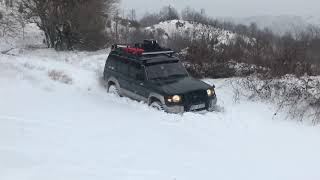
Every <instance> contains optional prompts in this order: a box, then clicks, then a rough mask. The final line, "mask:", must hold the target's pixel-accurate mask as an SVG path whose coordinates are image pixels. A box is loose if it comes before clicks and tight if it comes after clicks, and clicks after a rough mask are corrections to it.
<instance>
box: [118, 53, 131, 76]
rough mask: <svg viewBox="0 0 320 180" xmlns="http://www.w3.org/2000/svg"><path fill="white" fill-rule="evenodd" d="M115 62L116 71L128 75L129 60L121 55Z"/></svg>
mask: <svg viewBox="0 0 320 180" xmlns="http://www.w3.org/2000/svg"><path fill="white" fill-rule="evenodd" d="M117 63H118V66H117V68H118V71H119V72H120V73H121V74H123V75H125V76H128V70H129V67H128V66H129V61H128V60H127V59H125V58H122V57H121V58H119V59H117Z"/></svg>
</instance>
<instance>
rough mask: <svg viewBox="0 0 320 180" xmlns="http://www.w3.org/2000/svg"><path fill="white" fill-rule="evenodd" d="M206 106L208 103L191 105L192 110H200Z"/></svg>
mask: <svg viewBox="0 0 320 180" xmlns="http://www.w3.org/2000/svg"><path fill="white" fill-rule="evenodd" d="M205 107H206V104H198V105H193V106H191V108H190V110H191V111H194V110H198V109H203V108H205Z"/></svg>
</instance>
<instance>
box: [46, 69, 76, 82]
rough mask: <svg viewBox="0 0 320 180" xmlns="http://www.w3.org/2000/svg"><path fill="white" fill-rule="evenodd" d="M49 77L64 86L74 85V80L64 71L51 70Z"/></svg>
mask: <svg viewBox="0 0 320 180" xmlns="http://www.w3.org/2000/svg"><path fill="white" fill-rule="evenodd" d="M48 76H49V77H50V78H51V79H52V80H54V81H58V82H61V83H64V84H72V83H73V80H72V78H71V77H70V76H69V75H67V74H66V73H65V72H63V71H57V70H51V71H49V72H48Z"/></svg>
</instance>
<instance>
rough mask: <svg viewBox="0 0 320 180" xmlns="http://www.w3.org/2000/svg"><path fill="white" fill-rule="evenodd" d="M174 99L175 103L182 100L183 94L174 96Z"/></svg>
mask: <svg viewBox="0 0 320 180" xmlns="http://www.w3.org/2000/svg"><path fill="white" fill-rule="evenodd" d="M172 101H173V102H174V103H178V102H180V101H181V96H178V95H175V96H172Z"/></svg>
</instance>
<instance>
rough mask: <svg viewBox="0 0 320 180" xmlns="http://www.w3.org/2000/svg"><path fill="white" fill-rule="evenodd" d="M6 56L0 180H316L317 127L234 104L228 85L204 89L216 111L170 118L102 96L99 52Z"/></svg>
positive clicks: (1, 67) (1, 64) (0, 85)
mask: <svg viewBox="0 0 320 180" xmlns="http://www.w3.org/2000/svg"><path fill="white" fill-rule="evenodd" d="M9 54H11V55H3V54H2V55H1V54H0V179H1V180H82V179H83V180H88V179H90V180H95V179H97V180H98V179H99V180H101V179H112V180H117V179H118V180H123V179H128V180H129V179H130V180H135V179H136V180H143V179H146V180H150V179H152V180H158V179H159V180H164V179H166V180H198V179H201V180H205V179H208V180H212V179H217V180H257V179H259V180H301V179H308V180H318V179H320V173H319V171H318V163H319V162H320V155H319V152H320V141H319V138H320V131H319V127H311V126H307V125H302V124H298V123H295V122H294V121H285V120H284V119H285V117H286V115H285V114H279V115H278V116H275V117H274V116H273V114H274V112H275V109H276V108H275V107H274V106H273V105H270V104H264V103H261V102H249V101H241V102H239V103H234V102H233V90H232V88H231V85H230V81H233V79H222V80H207V81H209V82H214V83H215V84H216V86H217V94H218V97H219V105H220V106H222V107H224V111H223V112H215V113H207V114H193V113H186V114H184V115H173V114H166V113H162V112H157V111H155V110H153V109H150V108H148V107H147V105H145V104H142V103H138V102H135V101H131V100H129V99H126V98H117V97H114V96H112V95H110V94H108V93H106V90H105V89H104V88H103V86H102V85H101V82H100V78H101V73H102V69H103V66H104V62H105V59H106V57H107V52H105V51H100V52H93V53H87V52H69V53H66V52H61V53H58V52H55V51H53V50H50V49H49V50H48V49H42V50H41V49H39V50H21V49H20V50H12V51H11V52H10V53H9ZM52 72H56V73H54V74H57V76H54V77H55V78H53V76H51V77H49V74H52ZM59 75H61V76H59ZM54 79H55V80H54ZM65 79H68V81H65Z"/></svg>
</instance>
